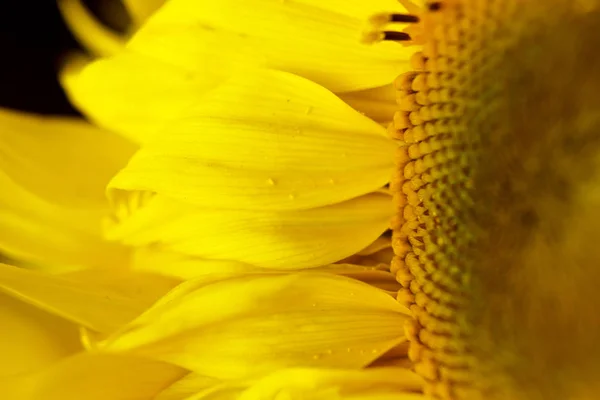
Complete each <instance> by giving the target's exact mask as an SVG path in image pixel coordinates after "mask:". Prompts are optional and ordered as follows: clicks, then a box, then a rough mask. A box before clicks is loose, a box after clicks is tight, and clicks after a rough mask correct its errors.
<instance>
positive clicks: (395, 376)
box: [238, 368, 426, 400]
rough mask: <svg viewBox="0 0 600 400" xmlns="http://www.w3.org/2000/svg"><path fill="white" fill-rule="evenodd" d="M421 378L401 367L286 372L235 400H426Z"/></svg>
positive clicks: (256, 386) (259, 382)
mask: <svg viewBox="0 0 600 400" xmlns="http://www.w3.org/2000/svg"><path fill="white" fill-rule="evenodd" d="M422 385H423V381H422V379H421V378H420V377H419V376H418V375H417V374H415V373H414V372H412V371H410V370H409V369H403V368H373V369H364V370H344V369H307V368H306V369H302V368H297V369H286V370H281V371H277V372H275V373H273V374H271V375H268V376H266V377H265V378H263V379H261V380H260V381H258V382H257V383H256V384H254V385H252V386H251V387H250V388H249V389H247V390H246V391H244V392H243V393H242V394H241V395H240V396H239V397H238V400H277V399H280V398H283V397H284V398H298V399H300V398H302V399H314V400H327V399H340V400H342V399H365V400H367V399H368V400H371V399H373V400H384V399H388V400H391V399H398V400H426V397H425V396H424V395H423V394H422V393H421V390H422Z"/></svg>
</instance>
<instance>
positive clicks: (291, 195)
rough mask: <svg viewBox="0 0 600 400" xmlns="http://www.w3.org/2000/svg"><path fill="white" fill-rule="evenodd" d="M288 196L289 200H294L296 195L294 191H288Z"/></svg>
mask: <svg viewBox="0 0 600 400" xmlns="http://www.w3.org/2000/svg"><path fill="white" fill-rule="evenodd" d="M288 198H289V199H290V200H294V199H295V198H296V195H295V194H294V193H290V194H288Z"/></svg>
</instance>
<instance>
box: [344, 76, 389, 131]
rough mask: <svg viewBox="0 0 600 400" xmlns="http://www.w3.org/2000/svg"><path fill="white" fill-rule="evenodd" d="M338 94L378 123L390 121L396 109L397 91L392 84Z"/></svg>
mask: <svg viewBox="0 0 600 400" xmlns="http://www.w3.org/2000/svg"><path fill="white" fill-rule="evenodd" d="M338 96H339V97H340V98H341V99H342V100H344V101H345V102H346V103H347V104H348V105H349V106H351V107H352V108H354V109H355V110H356V111H358V112H360V113H362V114H364V115H366V116H367V117H369V118H371V119H372V120H374V121H377V122H380V123H384V122H389V121H391V120H392V119H393V117H394V113H395V112H396V111H398V103H397V102H396V96H397V91H396V89H395V88H394V87H393V86H392V85H386V86H381V87H377V88H373V89H365V90H359V91H355V92H348V93H340V94H338Z"/></svg>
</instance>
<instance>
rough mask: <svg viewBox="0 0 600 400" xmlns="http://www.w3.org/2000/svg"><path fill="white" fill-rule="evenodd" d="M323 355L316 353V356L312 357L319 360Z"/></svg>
mask: <svg viewBox="0 0 600 400" xmlns="http://www.w3.org/2000/svg"><path fill="white" fill-rule="evenodd" d="M321 357H322V356H321V355H320V354H315V355H314V356H312V358H313V359H314V360H319V359H320V358H321Z"/></svg>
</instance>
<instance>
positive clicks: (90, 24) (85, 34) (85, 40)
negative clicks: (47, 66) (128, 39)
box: [58, 0, 125, 56]
mask: <svg viewBox="0 0 600 400" xmlns="http://www.w3.org/2000/svg"><path fill="white" fill-rule="evenodd" d="M58 7H59V9H60V12H61V13H62V15H63V18H64V19H65V22H66V23H67V25H68V26H69V28H70V30H71V32H73V34H74V36H75V37H76V38H77V40H78V41H79V42H80V43H81V44H82V45H83V46H84V47H85V48H86V49H87V50H88V51H89V52H90V53H92V54H95V55H98V56H104V55H109V54H113V53H115V52H118V51H120V50H122V49H123V47H124V46H125V40H124V38H122V37H120V36H119V35H118V34H117V33H116V32H113V31H111V30H110V29H109V28H107V27H106V26H104V25H103V24H102V23H101V22H100V21H98V20H97V19H96V17H94V16H93V15H92V13H90V11H89V10H88V9H87V8H86V7H85V6H84V5H83V4H82V2H81V0H58Z"/></svg>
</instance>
